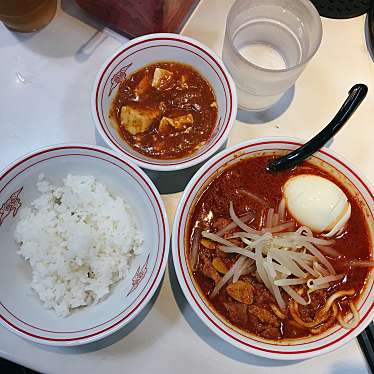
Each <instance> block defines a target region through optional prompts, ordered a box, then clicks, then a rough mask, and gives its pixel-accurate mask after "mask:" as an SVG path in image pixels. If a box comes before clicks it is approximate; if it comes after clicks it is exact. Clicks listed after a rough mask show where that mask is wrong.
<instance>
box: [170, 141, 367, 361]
mask: <svg viewBox="0 0 374 374" xmlns="http://www.w3.org/2000/svg"><path fill="white" fill-rule="evenodd" d="M302 143H303V142H302V141H300V140H297V139H292V138H263V139H256V140H252V141H248V142H244V143H241V144H238V145H235V146H234V147H231V148H230V149H227V150H225V151H222V152H220V153H219V154H217V155H216V156H215V157H213V158H212V159H210V160H209V161H208V162H207V163H206V164H205V165H204V166H202V168H201V169H200V170H199V171H198V172H197V173H196V175H194V177H193V178H192V179H191V181H190V182H189V184H188V185H187V187H186V189H185V191H184V194H183V196H182V198H181V201H180V203H179V206H178V209H177V212H176V215H175V220H174V226H173V235H172V253H173V260H174V266H175V270H176V274H177V278H178V281H179V284H180V286H181V288H182V290H183V293H184V295H185V297H186V299H187V300H188V302H189V304H190V305H191V307H192V309H193V310H194V311H195V313H196V314H197V315H198V316H199V317H200V319H201V320H202V321H203V322H204V323H205V324H206V325H207V327H208V328H209V329H210V330H211V331H212V332H213V333H215V334H217V335H218V336H219V337H220V338H222V339H224V340H225V341H227V342H228V343H230V344H232V345H233V346H235V347H237V348H239V349H241V350H244V351H246V352H249V353H252V354H255V355H259V356H263V357H267V358H272V359H279V360H300V359H306V358H310V357H314V356H318V355H322V354H325V353H327V352H330V351H332V350H334V349H337V348H339V347H340V346H342V345H343V344H345V343H347V342H348V341H350V340H351V339H353V338H354V337H356V336H357V335H358V334H359V333H360V332H361V331H362V330H363V329H364V328H365V327H366V326H367V325H368V324H369V323H370V322H371V321H372V319H373V316H374V301H373V300H374V287H373V280H374V272H373V271H372V270H371V271H369V273H368V277H367V278H366V285H365V286H364V288H363V290H362V292H361V294H360V296H359V297H358V300H357V303H356V307H357V309H358V311H359V322H358V324H357V325H356V327H354V328H352V329H344V328H342V327H341V326H340V325H336V326H334V327H332V328H329V329H327V331H325V332H323V333H321V334H318V335H309V336H307V337H303V338H298V339H284V340H283V339H282V340H270V339H264V338H261V337H260V336H259V335H254V334H251V333H249V332H247V331H245V330H243V329H240V328H238V327H236V326H234V325H232V324H231V323H230V322H229V321H228V319H226V318H224V317H223V316H221V315H220V314H219V313H218V312H217V311H216V310H215V309H214V308H213V306H212V305H211V303H210V302H209V301H208V300H207V297H206V296H205V295H204V293H203V292H202V290H201V288H200V287H199V285H198V283H197V281H196V280H195V277H194V276H193V274H192V271H191V268H190V265H189V257H188V256H189V253H187V251H188V250H189V244H188V242H189V240H190V237H189V235H190V234H189V230H188V225H189V224H190V219H191V213H192V212H193V210H194V207H195V205H196V204H197V203H198V200H199V199H200V198H201V196H202V193H203V191H205V190H206V188H207V186H208V185H210V183H211V182H212V181H214V179H215V178H216V177H217V176H218V175H219V174H220V173H221V172H222V171H223V170H225V169H226V168H227V167H230V166H232V165H235V164H236V163H237V162H239V161H241V160H244V159H248V158H251V157H256V156H262V155H268V154H270V155H274V154H275V155H283V154H286V153H288V152H290V151H292V150H294V149H296V148H297V147H299V146H300V145H302ZM309 162H310V163H312V164H313V165H316V166H318V167H319V168H322V169H323V170H324V171H326V172H327V173H328V174H330V175H333V176H334V178H336V179H337V180H339V182H340V183H341V184H342V185H344V188H346V189H347V190H348V191H349V193H350V194H351V195H353V196H355V201H358V202H359V205H360V207H361V209H362V212H363V217H365V218H364V220H365V221H366V223H367V227H368V233H369V238H370V243H371V245H370V248H369V250H370V251H371V255H372V256H373V253H372V251H373V248H372V243H373V239H374V218H373V216H374V203H373V188H372V187H371V186H370V184H369V182H368V181H367V180H366V179H365V178H364V177H363V176H362V175H361V174H360V173H359V172H358V171H357V170H356V168H355V167H354V166H352V165H351V164H350V163H349V162H347V161H346V160H344V159H343V158H342V157H341V156H339V155H337V154H336V153H335V152H333V151H331V150H329V149H326V148H323V149H321V150H320V151H318V152H316V153H315V154H314V156H313V157H311V158H310V159H309ZM356 199H357V200H356ZM204 209H207V212H208V210H209V208H208V207H207V206H205V205H204Z"/></svg>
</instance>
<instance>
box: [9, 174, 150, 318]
mask: <svg viewBox="0 0 374 374" xmlns="http://www.w3.org/2000/svg"><path fill="white" fill-rule="evenodd" d="M39 179H40V180H39V182H38V183H37V187H38V190H39V191H40V193H41V195H40V196H39V197H38V198H37V199H35V200H34V201H33V202H32V203H31V204H30V206H28V207H25V208H23V209H22V210H21V212H20V221H19V223H18V224H17V227H16V230H15V239H16V241H17V242H18V244H19V246H20V251H19V253H20V254H21V255H22V256H23V257H24V258H25V259H26V260H28V261H29V263H30V265H31V268H32V283H31V288H32V289H33V290H34V291H35V293H36V294H37V295H38V296H39V297H40V299H41V301H42V302H43V304H44V306H45V307H46V308H48V309H54V310H55V312H56V313H57V315H59V316H67V315H69V314H70V313H71V310H72V309H73V308H78V307H81V306H85V305H90V304H93V303H97V302H98V301H100V300H102V299H103V298H104V297H106V296H108V295H109V293H110V292H111V290H112V288H113V285H114V284H115V283H117V282H118V281H119V280H121V279H123V278H124V277H125V276H126V274H127V272H128V270H129V266H130V263H131V259H132V258H133V257H134V256H135V255H137V254H139V253H141V251H142V249H141V247H142V243H143V238H142V235H141V233H140V232H139V229H138V226H137V224H136V222H135V220H134V218H133V216H134V215H133V214H132V212H131V209H130V207H129V205H128V204H127V203H126V202H125V201H124V200H123V199H122V198H120V197H118V196H113V195H112V194H111V193H110V192H109V191H108V189H107V188H106V187H105V186H104V185H103V184H101V183H99V182H98V181H97V180H96V179H95V178H94V177H92V176H73V175H68V176H67V177H66V178H65V179H64V180H63V185H62V186H54V185H52V184H50V183H49V182H47V181H45V180H43V176H40V178H39Z"/></svg>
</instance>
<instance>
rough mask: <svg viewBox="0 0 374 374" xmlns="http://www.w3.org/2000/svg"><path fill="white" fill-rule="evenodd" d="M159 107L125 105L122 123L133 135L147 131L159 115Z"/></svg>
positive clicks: (122, 111)
mask: <svg viewBox="0 0 374 374" xmlns="http://www.w3.org/2000/svg"><path fill="white" fill-rule="evenodd" d="M159 113H160V112H159V110H158V109H143V108H132V107H130V106H127V105H126V106H123V107H122V108H121V125H122V126H124V128H125V129H126V130H127V131H128V132H129V133H130V134H132V135H136V134H139V133H142V132H144V131H147V130H148V129H149V127H150V126H151V125H152V122H153V121H154V120H155V119H156V118H157V116H158V115H159Z"/></svg>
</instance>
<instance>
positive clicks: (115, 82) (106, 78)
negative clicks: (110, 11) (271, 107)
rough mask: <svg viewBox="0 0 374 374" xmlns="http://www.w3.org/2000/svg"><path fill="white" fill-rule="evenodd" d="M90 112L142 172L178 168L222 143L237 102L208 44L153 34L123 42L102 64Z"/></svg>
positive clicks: (105, 135)
mask: <svg viewBox="0 0 374 374" xmlns="http://www.w3.org/2000/svg"><path fill="white" fill-rule="evenodd" d="M91 108H92V115H93V119H94V122H95V124H96V129H97V131H98V133H99V134H100V135H101V137H102V139H103V140H104V142H105V143H106V145H108V146H109V147H111V148H112V149H114V150H116V151H119V152H120V153H122V154H125V155H126V156H128V157H130V158H131V159H132V160H133V161H134V162H135V163H136V164H137V165H139V166H140V167H142V168H145V169H149V170H158V171H174V170H181V169H186V168H189V167H192V166H194V165H197V164H199V163H201V162H203V161H205V160H206V159H208V158H209V157H211V156H212V155H214V154H215V153H216V152H217V151H218V150H220V148H222V147H223V146H224V145H225V142H226V141H227V138H228V135H229V132H230V130H231V128H232V126H233V124H234V121H235V117H236V112H237V98H236V89H235V84H234V82H233V80H232V78H231V77H230V75H229V73H228V72H227V70H226V68H225V66H224V65H223V63H222V61H221V59H220V58H219V57H218V56H216V55H215V53H214V52H213V51H211V50H210V49H209V48H208V47H206V46H205V45H203V44H202V43H200V42H198V41H196V40H194V39H191V38H188V37H185V36H181V35H176V34H151V35H146V36H143V37H139V38H136V39H133V40H131V41H130V42H128V43H126V44H125V45H124V46H123V47H121V49H120V50H119V51H117V52H116V53H115V54H114V55H113V56H111V57H110V58H109V59H108V60H107V61H106V62H105V63H104V64H103V66H102V68H101V69H100V71H99V73H98V75H97V78H96V81H95V84H94V90H93V94H92V101H91Z"/></svg>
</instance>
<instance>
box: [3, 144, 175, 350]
mask: <svg viewBox="0 0 374 374" xmlns="http://www.w3.org/2000/svg"><path fill="white" fill-rule="evenodd" d="M41 174H44V176H45V180H46V181H49V182H51V183H53V184H54V185H59V186H60V185H62V179H63V178H65V177H66V176H67V175H68V174H71V175H77V176H93V177H95V178H96V180H97V181H98V182H100V183H102V184H103V185H105V186H106V187H107V188H108V190H109V191H110V192H111V193H113V194H115V195H116V196H119V197H122V198H123V199H124V200H125V201H126V202H127V203H128V204H129V206H130V209H131V213H132V214H133V216H134V217H135V219H136V222H137V223H138V226H139V229H140V230H141V232H142V236H143V239H144V243H143V245H142V249H143V251H142V253H140V254H139V255H137V256H135V257H134V258H133V259H132V261H131V263H130V269H129V271H128V274H127V275H126V277H124V278H123V279H122V280H120V281H119V282H118V283H116V284H115V285H114V287H112V289H111V292H110V294H109V295H108V297H106V298H105V299H104V300H102V301H100V302H99V303H96V304H92V305H90V306H86V307H83V308H74V310H72V312H71V314H70V315H68V316H66V317H59V316H57V315H56V313H55V312H54V311H53V310H51V309H46V308H45V307H44V306H43V305H42V302H41V301H40V299H39V297H38V296H37V295H36V293H35V292H33V290H32V289H31V287H30V283H31V280H32V272H31V266H30V264H29V263H28V262H27V261H25V259H24V258H22V257H21V255H20V254H19V253H18V251H19V246H18V244H17V243H16V240H15V229H16V226H17V223H18V222H19V220H20V211H21V210H22V208H23V207H24V206H28V205H29V204H30V203H31V202H32V201H34V200H35V199H36V198H37V197H38V196H40V192H38V189H37V185H36V184H37V182H38V180H39V176H40V175H41ZM135 202H136V203H135ZM0 207H1V210H0V241H1V265H0V295H1V296H0V324H1V325H2V326H3V327H5V328H7V329H9V330H10V331H12V332H14V333H16V334H17V335H19V336H21V337H23V338H25V339H28V340H31V341H33V342H37V343H41V344H46V345H55V346H71V345H79V344H85V343H90V342H93V341H96V340H98V339H102V338H104V337H106V336H108V335H110V334H112V333H113V332H115V331H117V330H118V329H120V328H121V327H124V326H126V325H127V324H128V323H129V322H130V321H131V320H132V319H133V318H135V317H136V316H137V315H138V314H139V313H140V312H141V311H142V309H143V308H144V307H145V306H146V305H147V303H148V302H149V301H150V299H151V298H152V296H153V295H154V293H155V292H156V290H157V287H158V285H159V284H160V282H161V280H162V276H163V273H164V270H165V266H166V263H167V256H168V249H169V228H168V220H167V216H166V211H165V208H164V205H163V202H162V200H161V197H160V195H159V193H158V192H157V190H156V188H155V187H154V185H153V184H152V182H151V181H150V180H149V178H148V177H147V176H146V175H145V174H144V172H143V171H142V170H140V169H139V168H138V167H137V166H136V165H134V164H133V163H132V162H130V161H129V160H126V159H124V158H123V157H119V156H118V154H116V153H115V152H113V151H111V150H109V149H107V148H101V147H96V146H91V145H84V144H63V145H57V146H51V147H47V148H43V149H41V150H38V151H35V152H32V153H31V154H28V155H25V156H24V157H22V158H20V159H19V160H17V161H15V162H14V163H13V164H11V165H10V166H9V167H7V168H6V169H5V170H4V171H2V172H1V173H0ZM145 222H146V224H144V223H145Z"/></svg>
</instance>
